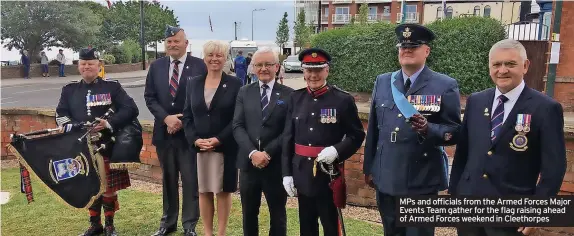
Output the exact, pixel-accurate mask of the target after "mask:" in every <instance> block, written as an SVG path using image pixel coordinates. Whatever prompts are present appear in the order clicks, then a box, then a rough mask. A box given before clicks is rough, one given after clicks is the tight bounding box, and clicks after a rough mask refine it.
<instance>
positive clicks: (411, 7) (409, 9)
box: [405, 5, 417, 13]
mask: <svg viewBox="0 0 574 236" xmlns="http://www.w3.org/2000/svg"><path fill="white" fill-rule="evenodd" d="M405 12H406V13H410V12H415V13H416V12H417V5H407V6H406V7H405Z"/></svg>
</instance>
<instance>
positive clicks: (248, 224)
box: [233, 48, 293, 236]
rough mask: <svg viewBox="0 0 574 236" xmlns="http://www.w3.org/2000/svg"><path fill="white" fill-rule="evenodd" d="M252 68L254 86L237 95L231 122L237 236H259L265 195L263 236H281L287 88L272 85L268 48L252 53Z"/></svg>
mask: <svg viewBox="0 0 574 236" xmlns="http://www.w3.org/2000/svg"><path fill="white" fill-rule="evenodd" d="M252 66H253V70H254V72H255V74H256V75H257V78H258V79H259V82H257V83H251V84H249V85H247V86H244V87H242V88H241V89H240V90H239V94H238V96H237V103H236V104H235V114H234V118H233V136H234V137H235V140H236V141H237V143H238V145H239V148H240V151H239V154H238V156H237V168H239V169H240V170H241V174H240V178H239V185H240V192H241V206H242V209H243V235H245V236H252V235H259V232H258V230H259V224H258V215H259V207H260V206H261V192H263V193H265V199H266V201H267V205H268V206H269V213H270V215H271V229H270V230H269V235H273V236H281V235H287V215H286V209H285V204H286V203H287V193H286V192H285V190H284V189H283V187H282V176H281V150H282V142H281V133H282V132H283V128H284V126H285V115H286V113H287V103H286V102H287V100H288V98H289V94H290V93H291V92H292V91H293V89H291V88H289V87H287V86H284V85H282V84H279V83H276V80H275V73H276V71H277V70H278V69H279V57H278V56H277V54H276V53H275V52H273V50H272V49H271V48H261V49H259V50H258V51H257V52H255V54H254V55H253V61H252Z"/></svg>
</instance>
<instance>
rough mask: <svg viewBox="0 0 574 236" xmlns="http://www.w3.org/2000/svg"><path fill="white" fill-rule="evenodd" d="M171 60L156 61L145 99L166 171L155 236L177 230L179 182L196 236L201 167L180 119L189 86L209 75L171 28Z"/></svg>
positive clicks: (185, 218) (187, 228) (188, 225)
mask: <svg viewBox="0 0 574 236" xmlns="http://www.w3.org/2000/svg"><path fill="white" fill-rule="evenodd" d="M165 38H166V40H165V45H166V52H167V55H169V56H167V57H163V58H161V59H158V60H156V61H155V62H153V63H152V64H151V65H150V67H149V71H148V74H147V78H146V87H145V92H144V97H145V100H146V105H147V107H148V109H149V110H150V112H151V113H152V114H153V115H154V118H155V123H154V131H153V140H152V143H153V145H155V146H156V151H157V154H158V159H159V162H160V164H161V168H162V171H163V175H162V177H163V216H162V218H161V223H160V228H159V230H158V231H157V232H156V233H155V234H154V235H155V236H161V235H167V234H169V233H171V232H174V231H175V230H176V229H177V218H178V213H179V193H178V188H179V184H178V180H179V175H180V174H181V180H182V184H183V209H182V217H181V220H182V224H183V228H184V233H185V235H196V234H195V226H196V224H197V221H198V220H199V200H198V199H199V196H198V189H197V173H196V172H197V168H196V165H195V158H194V157H192V156H191V154H190V151H189V147H188V145H187V141H186V139H185V135H184V131H183V130H182V129H181V128H182V122H181V120H180V117H181V116H182V113H183V107H184V103H185V94H186V91H185V90H186V83H187V81H188V80H189V79H190V78H191V77H194V76H198V75H201V74H205V73H207V68H206V66H205V63H204V62H203V60H201V59H199V58H196V57H193V56H190V55H188V54H187V53H186V48H187V45H188V41H187V39H186V36H185V32H184V31H183V30H182V29H181V28H177V27H171V26H168V27H167V29H166V32H165Z"/></svg>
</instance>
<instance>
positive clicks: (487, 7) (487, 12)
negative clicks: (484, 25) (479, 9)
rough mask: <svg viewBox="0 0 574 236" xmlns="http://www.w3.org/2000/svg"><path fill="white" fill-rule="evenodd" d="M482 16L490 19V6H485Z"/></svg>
mask: <svg viewBox="0 0 574 236" xmlns="http://www.w3.org/2000/svg"><path fill="white" fill-rule="evenodd" d="M483 16H484V17H490V6H489V5H486V6H485V7H484V14H483Z"/></svg>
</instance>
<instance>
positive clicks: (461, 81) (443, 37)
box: [427, 17, 506, 94]
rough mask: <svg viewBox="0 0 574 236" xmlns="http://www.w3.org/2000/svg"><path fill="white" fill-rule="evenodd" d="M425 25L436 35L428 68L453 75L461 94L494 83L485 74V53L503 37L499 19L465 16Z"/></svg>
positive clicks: (502, 28)
mask: <svg viewBox="0 0 574 236" xmlns="http://www.w3.org/2000/svg"><path fill="white" fill-rule="evenodd" d="M427 27H428V28H429V29H431V30H432V31H433V32H434V33H435V34H436V35H437V38H436V40H435V41H433V42H432V43H431V56H430V57H429V59H428V61H427V64H428V65H429V67H431V68H432V69H433V70H434V71H438V72H441V73H443V74H447V75H449V76H451V77H453V78H455V79H456V80H457V81H458V85H459V87H460V92H461V93H462V94H471V93H473V92H477V91H481V90H484V89H486V88H489V87H493V86H494V84H493V83H492V80H491V79H490V75H489V73H488V67H489V66H488V53H489V51H490V48H491V47H492V45H494V44H495V43H496V42H498V41H500V40H502V39H504V38H506V31H505V30H504V26H503V25H502V23H500V21H498V20H495V19H492V18H484V17H464V18H454V19H449V20H443V21H435V22H433V23H430V24H428V25H427Z"/></svg>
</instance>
